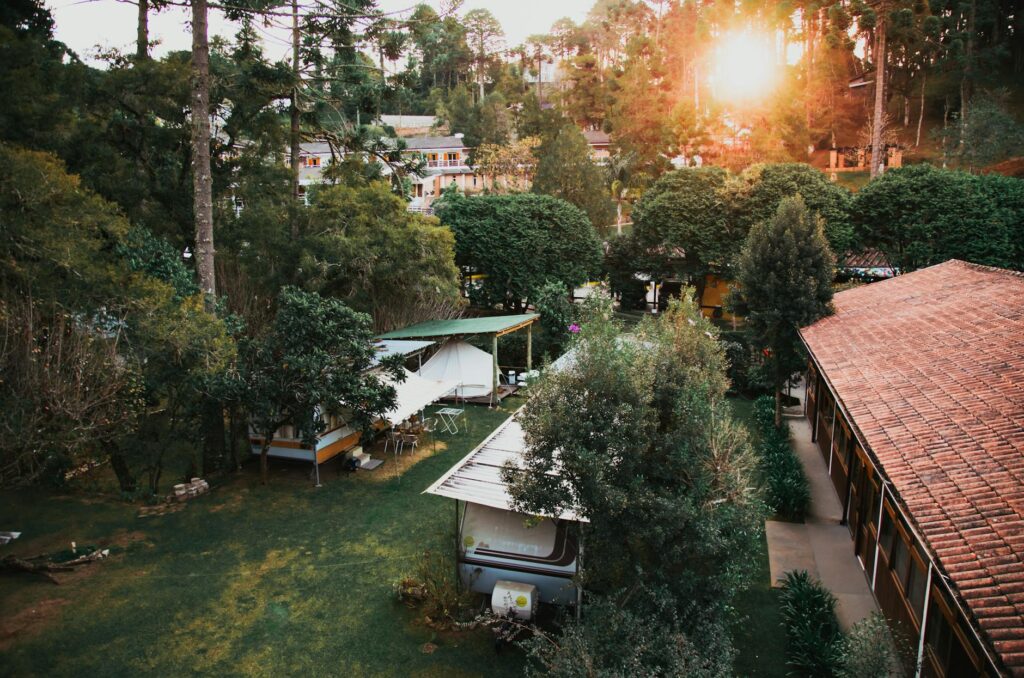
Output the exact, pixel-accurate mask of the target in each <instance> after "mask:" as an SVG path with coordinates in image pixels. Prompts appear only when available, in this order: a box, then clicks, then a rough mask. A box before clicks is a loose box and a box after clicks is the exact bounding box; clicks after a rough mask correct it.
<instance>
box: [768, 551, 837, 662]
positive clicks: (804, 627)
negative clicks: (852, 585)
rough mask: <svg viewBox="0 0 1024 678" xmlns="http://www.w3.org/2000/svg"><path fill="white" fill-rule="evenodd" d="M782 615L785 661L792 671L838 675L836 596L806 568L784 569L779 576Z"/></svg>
mask: <svg viewBox="0 0 1024 678" xmlns="http://www.w3.org/2000/svg"><path fill="white" fill-rule="evenodd" d="M782 618H783V622H784V624H785V626H786V636H787V638H788V644H787V649H786V656H787V662H786V663H787V664H788V665H789V666H790V667H791V668H792V670H793V673H794V675H797V676H806V677H807V678H834V677H836V676H839V675H842V670H843V636H842V632H841V631H840V630H839V620H838V619H837V618H836V597H835V596H834V595H832V592H831V591H829V590H828V589H826V588H825V587H824V586H822V585H821V583H820V582H818V581H816V580H814V579H813V578H811V576H810V575H809V574H808V573H807V571H806V570H800V571H798V572H787V573H786V575H785V577H784V578H783V580H782Z"/></svg>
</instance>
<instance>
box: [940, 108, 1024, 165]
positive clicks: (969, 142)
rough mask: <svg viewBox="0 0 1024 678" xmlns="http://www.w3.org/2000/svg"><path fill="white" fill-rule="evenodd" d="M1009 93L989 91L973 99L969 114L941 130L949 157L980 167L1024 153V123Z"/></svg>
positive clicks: (961, 116) (944, 146)
mask: <svg viewBox="0 0 1024 678" xmlns="http://www.w3.org/2000/svg"><path fill="white" fill-rule="evenodd" d="M1008 98H1009V92H1007V91H1001V92H985V93H984V94H979V95H978V96H975V97H974V98H973V99H972V100H971V104H970V111H969V113H968V114H967V116H966V117H965V116H963V115H960V116H957V119H956V124H954V125H950V126H949V127H947V128H944V129H941V130H936V131H937V132H941V133H942V135H941V138H942V145H943V148H944V150H945V153H946V156H948V157H950V158H952V159H954V160H955V161H956V162H957V163H959V165H960V166H962V167H966V168H969V169H980V168H983V167H987V166H988V165H992V164H995V163H997V162H999V161H1000V160H1006V159H1007V158H1011V157H1014V156H1019V155H1022V154H1024V125H1022V124H1021V123H1019V122H1017V120H1016V119H1015V118H1014V116H1013V113H1012V112H1010V110H1009V107H1008V106H1007V99H1008Z"/></svg>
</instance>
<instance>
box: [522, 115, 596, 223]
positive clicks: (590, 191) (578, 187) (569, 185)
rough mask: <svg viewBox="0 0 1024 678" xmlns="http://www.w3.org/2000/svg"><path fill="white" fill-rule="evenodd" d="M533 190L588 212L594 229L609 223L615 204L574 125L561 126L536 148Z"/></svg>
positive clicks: (585, 141) (584, 140)
mask: <svg viewBox="0 0 1024 678" xmlns="http://www.w3.org/2000/svg"><path fill="white" fill-rule="evenodd" d="M537 157H538V158H539V159H540V160H539V162H538V163H537V174H536V176H535V177H534V179H533V188H532V190H533V192H534V193H540V194H544V195H551V196H554V197H556V198H561V199H563V200H566V201H567V202H570V203H572V204H573V205H576V207H579V208H580V209H581V210H583V211H584V212H585V213H586V214H587V218H588V219H590V223H591V224H593V225H594V228H596V229H603V228H605V227H606V226H609V225H610V224H611V223H612V222H613V220H614V218H615V207H614V205H613V204H612V201H611V199H610V198H609V197H608V191H607V189H606V187H605V183H606V182H605V178H604V176H603V173H602V172H601V168H599V167H598V166H597V165H595V164H594V162H593V161H592V160H591V159H590V146H588V145H587V140H586V139H585V138H584V136H583V134H582V133H581V132H580V131H579V128H578V127H576V126H575V125H564V126H563V127H562V128H561V129H560V130H558V132H557V133H555V134H554V135H551V136H549V137H547V138H546V139H545V141H544V142H543V143H542V144H541V146H540V148H539V149H537Z"/></svg>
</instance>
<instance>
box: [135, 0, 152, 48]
mask: <svg viewBox="0 0 1024 678" xmlns="http://www.w3.org/2000/svg"><path fill="white" fill-rule="evenodd" d="M135 58H136V59H139V60H142V59H148V58H149V0H139V20H138V26H137V27H136V38H135Z"/></svg>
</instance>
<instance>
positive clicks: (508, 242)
mask: <svg viewBox="0 0 1024 678" xmlns="http://www.w3.org/2000/svg"><path fill="white" fill-rule="evenodd" d="M435 209H436V211H437V214H438V216H439V217H440V219H441V222H442V223H443V224H446V225H448V226H450V227H451V229H452V232H453V233H454V234H455V262H456V263H457V264H458V265H459V266H462V267H464V268H465V269H467V270H469V271H472V272H475V273H483V274H485V275H486V276H487V277H486V278H484V280H483V282H482V284H481V285H480V287H479V289H478V290H476V291H475V298H474V299H473V301H474V302H475V303H478V304H480V305H482V306H485V307H492V306H494V305H496V304H502V305H503V306H504V307H505V308H506V309H509V310H517V311H518V310H522V309H524V308H526V306H527V305H528V304H529V303H530V302H531V301H532V300H533V299H535V298H536V295H537V292H538V290H540V288H541V287H542V286H543V285H544V284H545V283H547V282H550V281H557V282H558V283H560V284H562V285H564V286H565V287H566V288H568V287H570V286H575V285H579V284H582V283H584V282H586V281H587V279H588V277H589V276H590V275H592V274H593V273H596V272H597V269H598V267H599V265H600V262H601V243H600V240H599V239H598V237H597V233H596V232H595V231H594V227H593V226H591V225H590V222H589V221H588V220H587V217H586V215H585V214H584V213H583V212H581V211H580V210H579V209H578V208H577V207H575V206H573V205H570V204H569V203H567V202H565V201H564V200H559V199H558V198H552V197H551V196H547V195H533V194H529V193H520V194H515V195H483V196H475V197H472V198H466V197H463V196H459V195H446V196H445V197H444V199H443V200H440V201H438V203H437V204H436V207H435Z"/></svg>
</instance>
